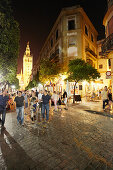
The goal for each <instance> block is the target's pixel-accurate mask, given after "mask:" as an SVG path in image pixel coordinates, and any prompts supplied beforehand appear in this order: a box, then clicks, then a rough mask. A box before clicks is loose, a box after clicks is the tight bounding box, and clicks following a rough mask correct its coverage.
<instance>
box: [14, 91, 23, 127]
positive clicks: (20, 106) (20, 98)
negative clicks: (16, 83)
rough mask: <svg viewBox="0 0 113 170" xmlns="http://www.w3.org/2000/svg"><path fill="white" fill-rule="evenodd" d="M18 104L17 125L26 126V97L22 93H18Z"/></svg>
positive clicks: (16, 98)
mask: <svg viewBox="0 0 113 170" xmlns="http://www.w3.org/2000/svg"><path fill="white" fill-rule="evenodd" d="M14 101H15V102H16V112H17V124H19V123H21V125H22V126H23V125H24V96H22V92H21V91H19V92H18V96H16V97H15V100H14Z"/></svg>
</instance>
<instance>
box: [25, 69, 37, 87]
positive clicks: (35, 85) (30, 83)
mask: <svg viewBox="0 0 113 170" xmlns="http://www.w3.org/2000/svg"><path fill="white" fill-rule="evenodd" d="M38 83H39V72H37V74H36V75H35V76H34V77H33V80H32V81H30V82H29V84H28V86H27V87H26V88H25V89H26V90H28V89H32V88H33V87H37V85H38Z"/></svg>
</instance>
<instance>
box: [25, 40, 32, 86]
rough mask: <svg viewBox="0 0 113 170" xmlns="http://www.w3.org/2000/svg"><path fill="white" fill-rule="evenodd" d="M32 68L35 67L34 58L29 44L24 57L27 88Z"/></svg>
mask: <svg viewBox="0 0 113 170" xmlns="http://www.w3.org/2000/svg"><path fill="white" fill-rule="evenodd" d="M32 67H33V56H32V55H31V52H30V47H29V42H28V43H27V47H26V51H25V53H24V56H23V78H24V87H26V86H27V85H28V84H29V81H30V75H31V72H32Z"/></svg>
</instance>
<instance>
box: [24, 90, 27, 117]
mask: <svg viewBox="0 0 113 170" xmlns="http://www.w3.org/2000/svg"><path fill="white" fill-rule="evenodd" d="M24 99H25V115H26V114H28V95H27V93H26V92H25V96H24Z"/></svg>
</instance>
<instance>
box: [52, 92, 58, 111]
mask: <svg viewBox="0 0 113 170" xmlns="http://www.w3.org/2000/svg"><path fill="white" fill-rule="evenodd" d="M52 100H53V102H54V106H55V109H54V111H57V101H58V95H57V93H56V91H54V93H53V95H52Z"/></svg>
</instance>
